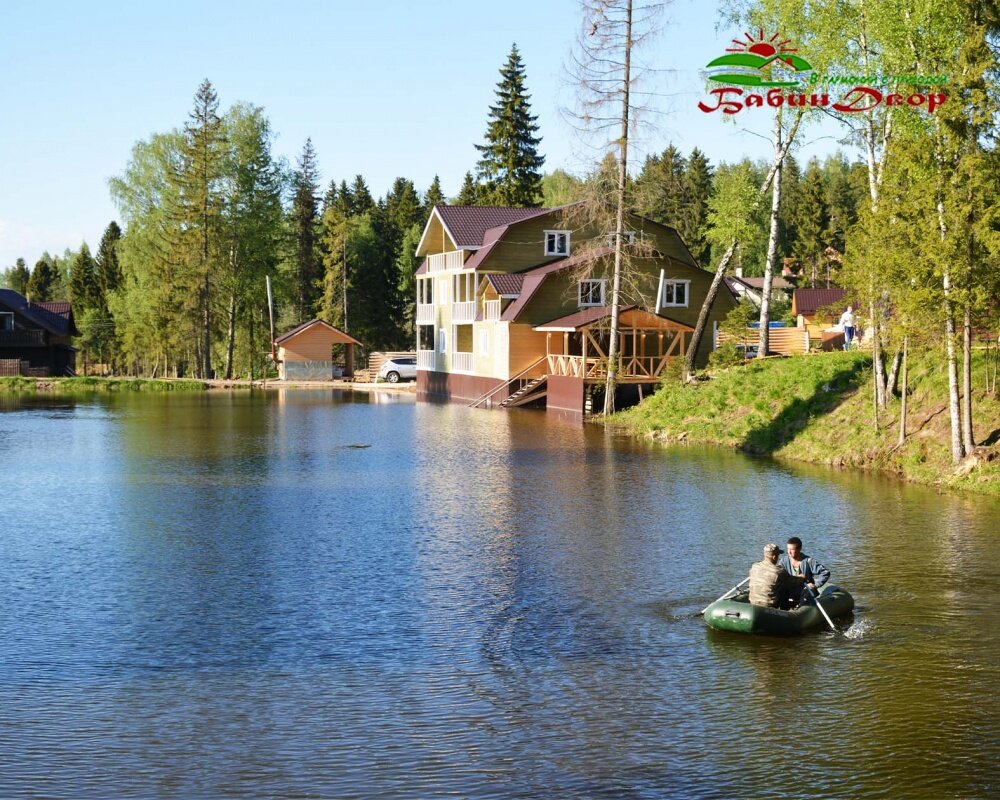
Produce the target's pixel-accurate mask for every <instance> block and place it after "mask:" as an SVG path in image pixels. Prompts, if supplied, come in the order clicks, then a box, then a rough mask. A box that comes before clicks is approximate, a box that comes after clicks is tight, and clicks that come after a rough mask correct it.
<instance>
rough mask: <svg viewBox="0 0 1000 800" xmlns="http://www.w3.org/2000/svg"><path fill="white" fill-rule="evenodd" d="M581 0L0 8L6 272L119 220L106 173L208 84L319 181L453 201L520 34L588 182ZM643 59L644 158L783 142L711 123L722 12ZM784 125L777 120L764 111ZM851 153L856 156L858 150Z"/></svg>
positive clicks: (560, 160) (543, 117) (736, 152)
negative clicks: (305, 161)
mask: <svg viewBox="0 0 1000 800" xmlns="http://www.w3.org/2000/svg"><path fill="white" fill-rule="evenodd" d="M581 19H582V17H581V12H580V9H579V5H578V3H577V2H576V0H506V1H505V2H504V3H485V2H478V1H475V0H466V1H465V2H447V0H424V2H419V3H418V2H413V0H409V1H408V2H397V0H369V2H365V3H355V2H352V3H347V2H341V1H340V0H329V1H328V2H305V1H304V0H286V2H283V3H274V2H262V1H260V0H241V2H238V3H237V2H230V0H214V1H213V2H205V0H201V1H200V2H194V1H193V0H174V1H173V2H170V3H165V2H135V1H134V0H131V1H130V2H111V1H110V0H92V2H88V3H80V2H78V0H74V1H73V2H63V1H61V0H60V1H56V0H52V1H51V2H45V0H31V1H30V2H24V1H23V0H4V2H3V3H2V6H0V52H2V53H3V54H4V69H3V71H2V72H0V101H2V105H0V110H2V122H0V268H3V267H6V266H10V265H12V264H13V263H14V261H15V259H17V258H18V257H23V258H24V259H25V261H26V262H27V264H28V266H29V267H31V266H32V265H33V264H34V263H35V261H36V260H37V259H38V257H39V256H40V255H41V253H42V252H43V251H46V250H47V251H49V252H50V253H53V254H56V253H62V251H63V250H64V249H65V248H67V247H70V248H73V249H77V248H78V247H79V245H80V243H81V242H83V241H86V242H87V243H88V244H89V245H90V246H91V248H92V249H94V248H96V245H97V243H98V241H99V240H100V237H101V234H102V232H103V231H104V229H105V227H106V226H107V224H108V223H109V222H110V221H111V220H113V219H117V220H120V218H119V215H118V210H117V209H116V208H115V206H114V204H113V202H112V201H111V197H110V195H109V192H108V179H109V178H111V177H113V176H115V175H118V174H121V173H122V171H123V170H124V169H125V166H126V164H127V163H128V160H129V157H130V152H131V149H132V147H133V145H134V144H135V143H136V142H137V141H140V140H144V139H148V138H149V136H150V135H152V134H154V133H160V132H165V131H168V130H171V129H172V128H177V127H180V126H182V125H183V124H184V122H185V121H186V119H187V115H188V113H189V111H190V110H191V108H192V104H193V97H194V93H195V91H196V90H197V88H198V85H199V84H200V83H201V81H202V80H203V79H205V78H208V79H210V80H211V81H212V83H213V84H214V86H215V88H216V91H217V92H218V96H219V101H220V109H222V110H225V109H226V108H228V107H229V106H231V105H232V104H233V103H235V102H239V101H243V102H249V103H253V104H255V105H258V106H262V107H263V108H264V109H265V112H266V113H267V115H268V117H269V119H270V120H271V124H272V127H273V129H274V131H275V132H276V133H277V135H278V137H277V141H276V143H275V154H276V155H278V156H280V157H284V158H286V159H287V160H288V161H289V163H294V161H295V159H296V157H297V155H298V154H299V152H300V151H301V149H302V145H303V143H304V141H305V139H306V137H311V138H312V141H313V144H314V146H315V148H316V152H317V155H318V159H319V166H320V171H321V175H322V181H323V184H324V186H325V185H326V184H327V183H329V181H330V180H336V181H337V182H339V181H340V180H342V179H346V180H348V182H350V181H351V180H352V179H353V177H354V176H355V175H356V174H359V173H360V174H361V175H363V176H364V177H365V180H366V181H367V182H368V185H369V187H370V189H371V191H372V193H373V194H374V195H375V196H380V195H383V194H384V193H385V192H386V191H387V190H388V189H389V187H390V185H391V183H392V181H393V179H394V178H396V177H397V176H403V177H407V178H409V179H411V180H413V181H414V183H415V184H416V186H417V189H418V190H419V191H424V190H425V189H426V188H427V187H428V186H429V185H430V183H431V181H432V180H433V178H434V175H435V174H437V175H439V176H440V178H441V182H442V187H443V189H444V192H445V194H446V195H449V196H453V195H455V194H457V193H458V190H459V187H460V185H461V181H462V176H463V175H464V174H465V172H466V171H467V170H470V169H474V166H475V162H476V159H477V153H476V150H475V147H474V145H475V144H477V143H481V142H482V140H483V134H484V132H485V130H486V122H487V114H488V110H489V106H490V104H491V103H493V102H494V91H495V88H496V83H497V81H498V80H499V69H500V67H501V66H503V64H504V63H505V61H506V59H507V55H508V53H509V52H510V48H511V44H513V43H515V42H516V43H517V46H518V48H519V49H520V51H521V55H522V59H523V61H524V63H525V68H526V75H527V87H528V90H529V91H530V93H531V104H532V110H533V112H534V113H535V114H537V115H538V124H539V126H540V128H541V130H540V135H541V137H542V143H541V147H540V149H541V152H542V154H543V155H544V156H545V158H546V162H545V170H546V171H551V170H553V169H557V168H562V169H566V170H569V171H570V172H574V173H578V174H582V173H583V172H585V171H586V170H587V169H588V167H590V166H592V164H593V162H594V161H595V159H596V158H597V154H596V153H595V151H594V150H593V148H592V146H590V145H588V144H586V143H584V142H582V141H581V139H580V136H579V134H578V133H577V132H576V131H575V130H574V127H573V126H572V125H571V124H570V122H569V121H568V120H567V118H566V116H565V113H564V109H566V108H570V107H572V105H573V101H574V93H573V89H572V85H571V82H570V79H569V77H568V74H567V71H566V64H567V63H568V61H569V55H570V52H571V49H572V46H573V43H574V40H575V38H576V36H577V35H578V33H579V29H580V26H581ZM661 22H662V31H661V32H660V33H659V34H658V35H657V36H656V38H654V39H653V40H652V41H650V42H649V43H648V44H647V45H646V46H645V48H644V51H643V53H642V54H641V58H642V59H643V61H644V62H645V63H646V64H648V66H649V67H651V68H652V70H653V71H651V72H650V75H649V78H648V80H647V82H646V83H645V84H644V87H643V88H644V89H646V90H647V91H649V92H653V93H655V95H656V97H655V102H654V106H655V108H653V109H652V110H651V111H650V112H649V113H647V114H645V115H644V117H643V121H642V127H641V128H640V130H639V133H638V138H637V140H636V143H635V144H636V147H635V149H634V158H632V163H633V164H636V165H638V164H640V163H641V159H642V158H643V157H644V155H645V154H646V153H648V152H659V151H662V150H663V148H664V147H666V146H667V145H668V144H669V143H673V144H674V145H676V146H677V147H678V148H679V149H680V150H681V151H682V152H684V153H688V152H690V151H691V149H692V148H694V147H699V148H701V150H702V151H703V152H705V153H706V154H707V155H708V157H709V159H710V160H711V161H712V162H713V163H717V162H719V161H735V160H739V159H741V158H743V157H744V156H748V157H750V158H754V159H758V158H761V159H762V158H766V157H768V155H769V153H770V152H771V143H770V136H769V129H770V126H771V121H770V119H769V117H768V112H767V110H766V109H747V110H745V111H743V112H741V113H740V114H738V115H735V116H734V118H733V119H730V120H724V119H723V118H722V116H721V114H720V113H719V112H716V113H715V114H706V113H704V112H702V111H699V110H698V108H697V103H698V101H699V100H701V99H706V95H705V82H704V78H703V74H702V70H703V68H704V65H705V64H706V63H707V62H708V61H710V60H711V59H713V58H715V57H716V56H719V55H722V53H723V52H724V51H725V48H726V47H729V46H731V45H730V39H731V38H732V37H734V36H740V34H741V31H738V30H733V29H731V27H729V26H727V25H722V26H721V27H717V26H718V25H719V13H718V9H717V3H715V2H707V1H705V2H698V1H697V0H675V2H673V3H672V4H670V5H668V7H667V9H666V11H665V13H664V14H663V16H662V17H661ZM772 119H773V118H772ZM841 135H842V131H839V130H837V129H836V128H833V127H832V124H826V125H820V126H814V127H813V128H810V129H808V130H807V131H806V134H805V137H804V144H803V146H802V147H801V148H800V150H799V152H798V153H797V154H796V155H797V157H799V158H800V159H803V160H804V159H806V158H808V157H809V156H812V155H818V156H820V157H823V156H824V155H826V154H828V153H831V152H833V151H834V150H836V149H837V148H838V147H840V145H839V144H838V142H837V137H838V136H841ZM845 152H847V153H848V155H849V156H850V157H852V158H853V157H856V155H857V154H856V153H855V152H854V151H853V150H851V149H849V148H848V149H846V150H845Z"/></svg>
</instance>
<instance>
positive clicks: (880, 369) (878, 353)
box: [869, 303, 885, 408]
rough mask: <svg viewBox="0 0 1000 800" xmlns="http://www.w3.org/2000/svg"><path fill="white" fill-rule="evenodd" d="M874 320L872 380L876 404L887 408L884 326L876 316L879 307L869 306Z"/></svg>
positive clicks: (873, 304)
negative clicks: (883, 343) (882, 340)
mask: <svg viewBox="0 0 1000 800" xmlns="http://www.w3.org/2000/svg"><path fill="white" fill-rule="evenodd" d="M869 308H870V310H871V320H872V378H873V380H874V381H875V402H876V403H877V404H878V407H879V408H885V361H884V359H883V356H882V342H881V339H882V332H881V330H882V326H881V324H880V320H879V318H878V317H877V316H876V309H877V306H876V304H875V303H872V304H871V305H870V306H869Z"/></svg>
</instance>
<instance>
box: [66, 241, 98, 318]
mask: <svg viewBox="0 0 1000 800" xmlns="http://www.w3.org/2000/svg"><path fill="white" fill-rule="evenodd" d="M96 273H97V269H96V267H95V265H94V259H93V258H92V257H91V255H90V248H89V247H87V243H86V242H84V243H83V244H82V245H81V246H80V252H79V253H77V255H76V258H74V259H73V266H72V269H71V272H70V278H69V294H70V300H71V301H72V303H73V306H74V309H75V312H76V313H77V314H79V315H81V316H82V315H83V312H84V311H86V310H88V309H97V308H98V306H99V305H100V304H101V299H102V297H101V291H100V289H99V288H98V285H97V274H96Z"/></svg>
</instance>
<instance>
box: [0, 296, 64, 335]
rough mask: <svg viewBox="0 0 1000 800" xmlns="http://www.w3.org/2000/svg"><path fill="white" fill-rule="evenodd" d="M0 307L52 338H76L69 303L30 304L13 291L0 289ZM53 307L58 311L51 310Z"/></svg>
mask: <svg viewBox="0 0 1000 800" xmlns="http://www.w3.org/2000/svg"><path fill="white" fill-rule="evenodd" d="M0 305H2V306H6V307H7V308H9V309H10V310H11V311H16V312H17V313H18V314H20V315H21V316H23V317H24V318H25V319H29V320H31V321H32V322H33V323H35V324H36V325H38V326H39V327H40V328H44V329H45V330H47V331H48V332H49V333H51V334H53V335H54V336H77V335H79V333H80V332H79V331H78V330H77V329H76V325H75V324H74V322H73V308H72V306H71V304H70V303H31V302H29V301H28V300H27V299H26V298H24V297H22V296H21V295H20V294H19V293H18V292H15V291H14V290H13V289H0ZM53 307H54V308H56V309H59V310H58V311H55V310H53Z"/></svg>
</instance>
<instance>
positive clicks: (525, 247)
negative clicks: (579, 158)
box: [482, 214, 697, 272]
mask: <svg viewBox="0 0 1000 800" xmlns="http://www.w3.org/2000/svg"><path fill="white" fill-rule="evenodd" d="M572 226H573V223H572V222H570V221H568V220H566V219H565V218H563V217H562V215H560V214H552V215H549V216H545V217H540V218H537V219H529V220H525V221H524V222H522V223H520V224H518V225H514V226H511V228H510V229H509V230H508V231H507V233H506V234H504V237H503V240H502V241H501V242H500V243H499V244H498V245H496V247H494V248H493V250H492V252H491V253H490V254H489V256H487V258H486V259H485V260H484V261H483V263H482V267H484V268H486V269H488V270H490V271H496V272H522V271H523V270H526V269H530V268H531V267H537V266H539V265H540V264H543V263H545V262H547V261H551V260H552V259H553V256H547V255H545V231H547V230H570V229H571V228H572ZM629 226H630V227H631V228H632V229H634V230H636V231H639V232H641V233H642V235H643V236H644V237H645V240H646V241H647V242H649V243H650V244H651V245H652V246H653V247H654V248H655V249H656V250H658V251H659V252H660V253H663V254H664V255H666V256H669V257H670V258H672V259H675V260H677V261H680V262H683V263H685V264H689V265H690V266H697V265H696V264H695V263H694V261H693V260H692V258H691V255H690V254H689V253H688V251H687V248H686V247H684V244H683V242H682V241H681V239H680V236H678V234H677V233H676V231H673V230H671V229H670V228H667V227H665V226H662V225H658V224H657V223H655V222H651V221H649V220H643V219H640V218H638V217H630V218H629ZM606 233H607V232H606V231H601V230H598V229H597V228H596V227H594V226H584V227H581V228H580V229H578V230H574V231H573V233H572V235H571V237H570V255H572V254H573V253H576V252H578V250H579V247H580V246H581V245H582V244H583V243H584V242H586V241H587V240H589V239H592V238H594V237H600V239H601V240H603V238H604V236H605V235H606Z"/></svg>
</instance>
